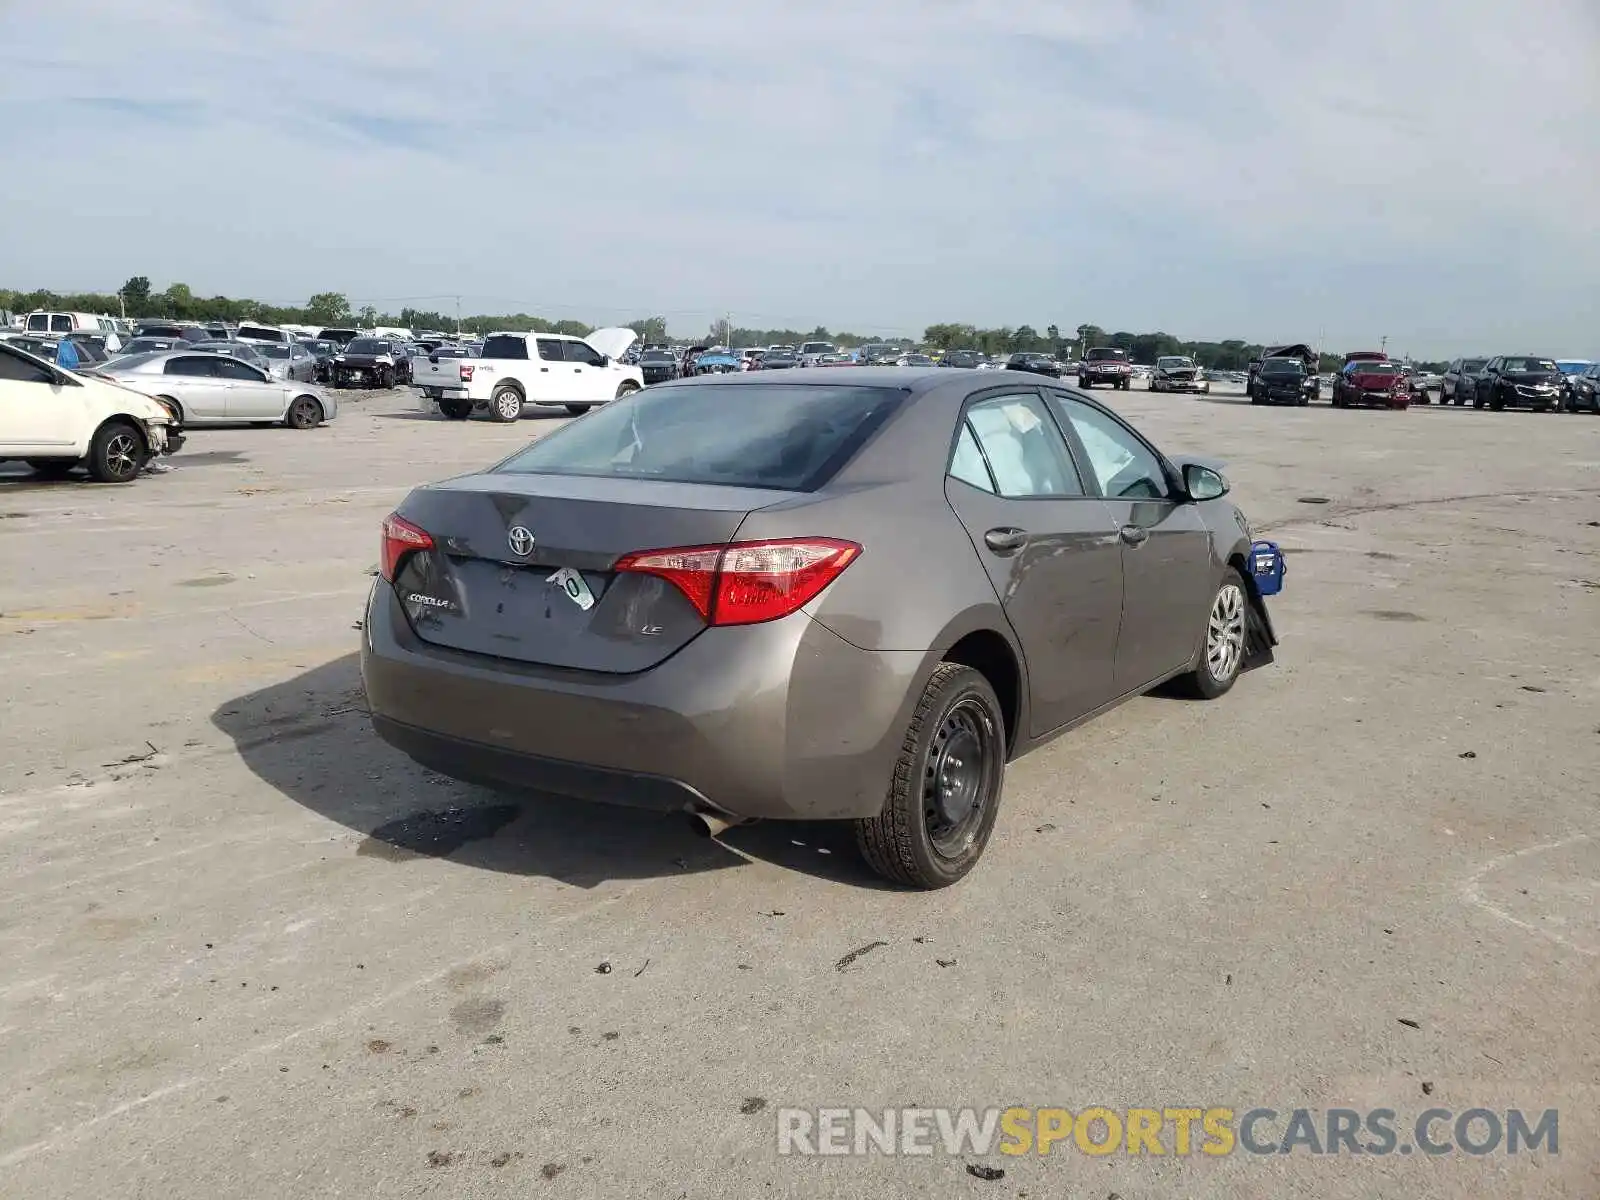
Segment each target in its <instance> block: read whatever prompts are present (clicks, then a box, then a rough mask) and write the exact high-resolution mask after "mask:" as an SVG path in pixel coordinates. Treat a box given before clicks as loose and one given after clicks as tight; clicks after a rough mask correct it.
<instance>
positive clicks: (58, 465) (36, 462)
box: [24, 458, 79, 479]
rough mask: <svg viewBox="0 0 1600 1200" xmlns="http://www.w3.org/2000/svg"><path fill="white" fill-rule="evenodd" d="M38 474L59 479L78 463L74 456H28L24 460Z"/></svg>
mask: <svg viewBox="0 0 1600 1200" xmlns="http://www.w3.org/2000/svg"><path fill="white" fill-rule="evenodd" d="M24 461H25V462H26V463H27V464H28V465H29V466H30V467H32V468H33V469H34V471H36V472H37V473H38V474H40V475H44V476H47V477H48V478H50V479H60V478H62V477H63V476H64V475H66V474H67V473H68V472H69V471H71V470H72V468H73V467H75V466H77V465H78V462H79V460H78V459H76V458H29V459H25V460H24Z"/></svg>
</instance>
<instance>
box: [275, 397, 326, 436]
mask: <svg viewBox="0 0 1600 1200" xmlns="http://www.w3.org/2000/svg"><path fill="white" fill-rule="evenodd" d="M283 423H284V424H285V425H287V426H288V427H289V428H290V429H315V428H316V427H317V426H318V425H320V424H322V405H320V404H318V403H317V402H316V401H315V400H314V399H312V398H311V397H310V396H300V397H298V398H296V400H295V401H294V403H292V404H291V405H289V411H288V412H287V413H285V414H284V417H283Z"/></svg>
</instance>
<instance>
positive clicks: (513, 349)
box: [482, 333, 528, 359]
mask: <svg viewBox="0 0 1600 1200" xmlns="http://www.w3.org/2000/svg"><path fill="white" fill-rule="evenodd" d="M482 357H484V358H515V359H524V358H527V357H528V339H527V338H525V337H518V336H513V335H511V334H505V333H502V334H496V335H495V336H494V337H487V338H484V339H483V351H482Z"/></svg>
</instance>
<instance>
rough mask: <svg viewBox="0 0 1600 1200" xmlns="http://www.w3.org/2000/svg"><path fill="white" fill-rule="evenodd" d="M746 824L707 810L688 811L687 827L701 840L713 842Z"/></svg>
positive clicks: (737, 819)
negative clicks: (701, 838)
mask: <svg viewBox="0 0 1600 1200" xmlns="http://www.w3.org/2000/svg"><path fill="white" fill-rule="evenodd" d="M746 823H747V822H745V821H744V820H743V819H741V818H739V817H734V816H727V815H724V814H723V813H715V812H711V811H710V810H709V809H704V808H692V809H690V810H689V826H690V828H691V829H693V830H694V831H695V833H697V834H698V835H700V836H701V837H703V838H711V839H713V840H715V839H716V838H719V837H721V836H722V835H723V834H724V833H726V832H728V830H730V829H733V828H734V827H736V826H739V825H744V824H746Z"/></svg>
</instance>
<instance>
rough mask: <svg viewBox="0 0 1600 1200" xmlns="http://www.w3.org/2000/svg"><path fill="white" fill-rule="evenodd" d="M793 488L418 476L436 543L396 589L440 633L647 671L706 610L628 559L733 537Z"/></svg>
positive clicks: (499, 650) (416, 506)
mask: <svg viewBox="0 0 1600 1200" xmlns="http://www.w3.org/2000/svg"><path fill="white" fill-rule="evenodd" d="M793 496H794V493H791V492H786V491H766V490H761V489H754V488H741V487H718V486H706V485H704V484H681V483H667V482H661V481H656V480H616V479H595V478H587V477H583V476H554V475H532V474H517V475H510V474H488V475H477V476H468V477H465V478H462V479H455V480H451V481H449V482H448V483H444V484H440V485H437V486H435V487H427V488H419V489H418V490H416V491H414V492H413V493H412V494H411V495H410V496H409V497H408V498H407V500H406V502H405V504H404V505H403V506H402V507H401V509H400V510H399V515H400V516H401V517H402V518H404V519H405V520H406V521H408V522H411V523H412V524H414V525H416V526H417V527H418V528H420V529H423V530H425V531H426V532H427V533H428V534H429V535H430V537H431V538H432V539H433V543H434V547H433V549H431V550H426V551H422V552H420V553H416V554H413V555H411V556H409V557H408V558H407V559H406V560H405V561H404V563H403V564H402V566H401V569H400V572H399V574H398V575H397V576H396V579H395V591H396V594H397V595H398V596H399V598H400V601H401V604H402V605H403V606H404V608H405V610H406V615H407V616H408V617H409V618H410V621H411V625H412V627H413V628H414V629H415V630H416V632H417V635H418V636H419V637H420V638H422V639H423V640H424V641H426V642H429V643H432V644H433V645H436V646H443V647H447V648H449V649H453V650H462V651H467V652H470V653H474V654H487V655H493V656H495V657H497V658H503V659H511V660H514V661H516V662H521V663H528V664H536V665H540V666H546V667H559V668H566V669H571V670H581V671H597V672H602V673H607V674H627V673H632V672H637V671H643V670H647V669H649V668H650V667H653V666H655V665H656V664H657V663H660V662H662V661H663V660H665V659H666V658H668V657H669V656H670V655H672V654H673V653H675V652H676V651H678V650H679V649H681V648H682V647H683V646H685V645H687V644H688V643H689V642H690V641H692V640H693V639H694V638H695V637H697V636H698V635H699V634H700V633H701V632H702V631H703V630H704V629H705V628H706V623H705V621H704V619H703V618H702V617H701V615H700V613H699V611H698V610H697V609H696V608H695V607H694V605H693V603H691V601H690V600H689V598H688V597H687V596H686V595H685V594H684V593H683V592H682V591H681V590H680V589H679V588H677V587H675V586H674V585H673V584H672V583H670V582H669V581H667V580H665V579H662V578H660V577H658V576H655V575H650V574H637V573H632V572H625V573H622V574H618V573H617V572H616V571H615V570H614V569H613V568H614V567H615V564H616V563H617V561H618V560H619V559H620V558H622V557H623V556H624V555H627V554H631V553H635V552H638V551H641V550H654V549H664V548H671V547H685V546H721V545H725V544H726V543H727V542H729V541H730V540H731V539H732V538H733V536H734V534H735V532H736V531H737V530H738V528H739V526H740V524H741V523H742V522H743V521H744V518H745V516H746V514H748V513H749V512H750V511H752V510H753V509H756V508H761V507H765V506H767V505H770V504H775V503H778V502H780V501H784V500H789V499H792V498H793ZM530 540H531V546H530V544H529V543H530ZM567 572H570V574H567ZM558 573H560V574H562V578H552V577H553V576H557V575H558Z"/></svg>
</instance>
